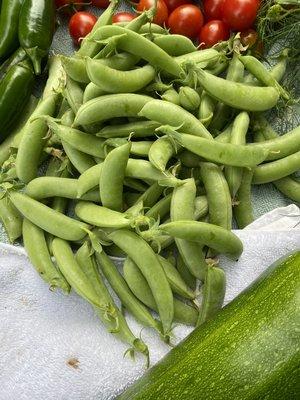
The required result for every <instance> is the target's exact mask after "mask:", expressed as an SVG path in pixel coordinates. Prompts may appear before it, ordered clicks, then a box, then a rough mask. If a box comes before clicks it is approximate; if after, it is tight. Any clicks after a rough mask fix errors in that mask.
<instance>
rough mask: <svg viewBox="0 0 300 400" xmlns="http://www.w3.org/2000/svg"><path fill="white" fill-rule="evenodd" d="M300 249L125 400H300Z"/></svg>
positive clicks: (123, 398)
mask: <svg viewBox="0 0 300 400" xmlns="http://www.w3.org/2000/svg"><path fill="white" fill-rule="evenodd" d="M299 325H300V251H298V252H296V253H294V254H291V255H289V256H288V257H286V258H285V259H281V260H279V261H278V262H276V263H275V264H273V265H271V266H270V267H269V268H268V269H267V271H266V272H265V273H264V274H262V275H261V276H260V277H259V279H258V280H257V281H255V282H254V283H253V284H252V285H251V286H250V287H249V288H248V289H246V290H245V291H244V292H242V293H241V294H240V295H239V296H238V297H237V298H236V299H235V300H233V301H232V302H231V303H230V304H228V305H227V306H226V307H225V308H224V309H223V310H222V311H220V312H219V314H217V316H216V318H215V319H213V320H211V321H208V322H207V323H205V324H204V325H202V326H201V327H199V328H198V329H196V330H195V331H194V332H193V333H192V334H191V335H190V336H189V337H188V338H187V339H186V340H184V341H183V342H182V343H181V344H180V345H179V346H177V347H176V348H174V349H173V350H171V351H170V353H169V354H168V355H167V356H166V357H165V358H164V359H163V360H162V361H161V362H160V363H158V364H157V365H156V366H154V367H153V368H152V369H150V370H149V371H148V372H147V373H146V374H145V375H144V376H143V377H142V378H141V379H139V380H138V381H137V382H136V383H135V384H134V385H133V386H132V387H130V388H129V389H128V390H127V391H125V392H124V393H123V394H122V395H120V396H119V397H118V399H119V400H127V399H128V400H129V399H130V400H136V399H139V400H140V399H141V400H144V399H145V400H146V399H147V400H152V399H153V400H154V399H155V400H163V399H164V400H170V399H172V400H196V399H197V400H250V399H251V400H258V399H259V400H267V399H268V400H296V399H299V398H300V379H299V370H300V329H299Z"/></svg>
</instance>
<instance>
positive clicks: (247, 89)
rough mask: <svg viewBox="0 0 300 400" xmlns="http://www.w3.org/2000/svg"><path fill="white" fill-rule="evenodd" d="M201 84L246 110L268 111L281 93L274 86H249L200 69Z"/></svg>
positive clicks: (228, 101)
mask: <svg viewBox="0 0 300 400" xmlns="http://www.w3.org/2000/svg"><path fill="white" fill-rule="evenodd" d="M198 79H199V83H200V84H201V86H202V87H203V88H204V89H205V90H206V91H207V92H208V93H209V94H210V95H211V96H212V97H214V98H215V99H216V100H219V101H221V102H223V103H225V104H227V105H229V106H231V107H234V108H236V109H239V110H245V111H266V110H269V109H270V108H273V107H274V106H275V105H276V104H277V101H278V98H279V94H278V91H277V90H276V89H274V88H273V87H272V86H269V87H259V86H249V85H245V84H243V83H237V82H233V81H228V80H225V79H223V78H219V77H217V76H214V75H212V74H209V73H208V72H205V71H203V70H199V71H198Z"/></svg>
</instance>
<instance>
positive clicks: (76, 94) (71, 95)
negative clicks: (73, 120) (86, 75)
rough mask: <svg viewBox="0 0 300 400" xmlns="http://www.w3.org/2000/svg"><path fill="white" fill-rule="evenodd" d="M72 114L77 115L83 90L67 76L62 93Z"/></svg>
mask: <svg viewBox="0 0 300 400" xmlns="http://www.w3.org/2000/svg"><path fill="white" fill-rule="evenodd" d="M62 94H63V96H64V98H65V99H66V100H67V102H68V104H69V106H70V107H71V109H72V111H73V113H74V114H76V113H77V111H78V110H79V108H80V106H81V105H82V103H83V90H82V88H81V87H80V85H79V84H78V83H77V82H75V81H73V79H71V78H70V77H69V76H67V77H66V85H65V87H64V89H63V91H62Z"/></svg>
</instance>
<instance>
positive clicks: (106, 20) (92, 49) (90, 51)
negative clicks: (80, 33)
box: [76, 0, 119, 57]
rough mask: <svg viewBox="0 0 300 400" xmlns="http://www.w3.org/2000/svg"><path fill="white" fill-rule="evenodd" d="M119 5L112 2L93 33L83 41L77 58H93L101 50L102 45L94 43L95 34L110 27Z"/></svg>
mask: <svg viewBox="0 0 300 400" xmlns="http://www.w3.org/2000/svg"><path fill="white" fill-rule="evenodd" d="M118 5H119V0H112V1H111V2H110V4H109V6H108V7H107V8H106V10H104V12H103V13H102V14H101V15H100V17H99V18H98V21H97V22H96V24H95V25H94V26H93V29H92V30H91V32H90V33H89V34H88V35H87V36H86V37H85V38H84V39H83V40H82V42H81V46H80V49H79V50H78V51H77V52H76V56H77V57H93V56H94V55H95V54H96V53H97V52H98V51H99V49H100V48H101V45H99V44H98V43H95V42H93V41H92V40H91V39H93V36H94V34H95V32H96V31H97V30H98V29H99V28H100V27H102V26H105V25H110V24H111V23H112V17H113V15H114V13H115V11H116V9H117V7H118Z"/></svg>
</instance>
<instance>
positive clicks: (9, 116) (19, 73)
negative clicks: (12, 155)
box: [0, 61, 34, 143]
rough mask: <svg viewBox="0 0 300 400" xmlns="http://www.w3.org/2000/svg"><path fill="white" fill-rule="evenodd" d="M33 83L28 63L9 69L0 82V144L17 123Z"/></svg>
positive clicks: (32, 75) (24, 62)
mask: <svg viewBox="0 0 300 400" xmlns="http://www.w3.org/2000/svg"><path fill="white" fill-rule="evenodd" d="M33 83H34V74H33V71H32V68H31V66H30V63H29V62H28V61H23V62H21V63H19V64H16V65H14V66H13V67H11V68H10V69H9V71H8V72H7V74H6V75H5V76H4V78H3V79H2V81H1V82H0V143H2V142H3V140H4V139H5V138H6V137H7V136H8V135H9V134H10V131H11V128H12V127H13V126H14V124H15V123H16V122H17V121H18V116H19V115H21V113H22V111H23V109H24V107H25V105H26V103H27V102H28V100H29V97H30V95H31V91H32V88H33Z"/></svg>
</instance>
